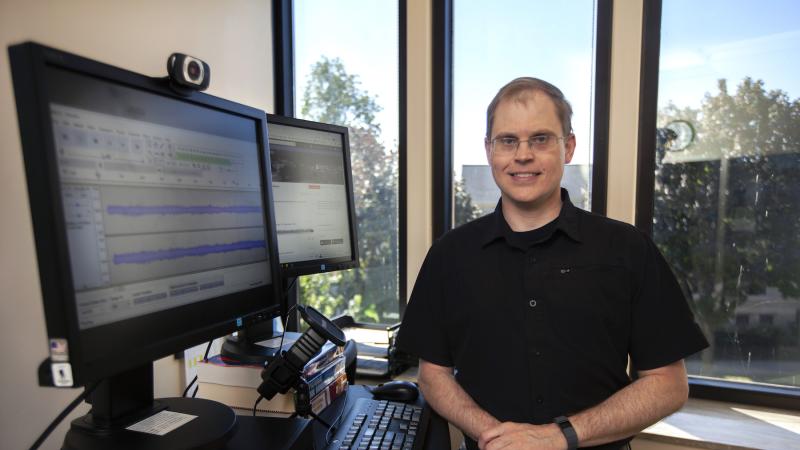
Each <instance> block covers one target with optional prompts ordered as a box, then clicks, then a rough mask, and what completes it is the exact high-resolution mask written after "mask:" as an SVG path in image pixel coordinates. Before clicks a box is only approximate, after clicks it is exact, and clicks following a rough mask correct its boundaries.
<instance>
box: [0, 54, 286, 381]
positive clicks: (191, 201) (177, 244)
mask: <svg viewBox="0 0 800 450" xmlns="http://www.w3.org/2000/svg"><path fill="white" fill-rule="evenodd" d="M12 56H13V53H12ZM14 59H15V60H12V63H13V64H15V70H16V71H17V73H15V84H16V87H17V89H16V94H17V104H18V110H19V113H20V127H21V131H22V138H23V151H24V153H25V163H26V170H27V173H28V184H29V191H30V200H31V213H32V216H33V222H34V232H35V238H36V245H37V252H38V254H39V266H40V277H41V282H42V292H43V301H44V303H45V314H46V316H47V317H46V320H47V324H48V334H49V337H50V346H51V359H56V360H61V361H66V362H67V363H68V364H70V367H71V370H72V372H73V376H74V380H73V381H74V382H75V384H82V383H85V382H86V381H89V380H95V379H99V378H102V377H105V376H109V375H112V374H114V373H118V372H120V371H124V370H126V369H127V368H129V367H134V366H136V365H140V364H142V363H146V362H148V361H152V360H153V359H156V358H159V357H162V356H166V355H168V354H171V353H175V352H179V351H181V350H183V349H185V348H187V347H189V346H192V345H197V344H199V343H202V342H204V341H206V340H209V339H211V338H214V337H218V336H221V335H224V334H226V333H229V332H231V331H234V330H236V329H238V328H240V327H242V326H243V325H246V321H247V318H248V317H250V316H252V315H254V314H259V317H260V320H263V318H264V315H265V314H268V315H278V314H279V313H280V307H279V306H280V304H279V298H280V296H279V295H277V291H276V289H277V288H276V283H275V282H274V281H275V279H276V278H277V277H278V275H277V265H276V264H274V262H275V261H276V259H277V258H276V256H277V254H276V252H277V250H276V248H275V247H276V246H275V238H274V237H273V236H274V230H273V226H274V225H273V219H272V214H271V208H270V206H269V205H270V200H271V199H270V190H269V186H270V184H269V173H268V172H267V173H264V169H263V167H264V166H265V164H268V163H267V162H266V161H267V160H266V159H265V156H264V155H265V153H266V150H267V148H268V144H267V142H266V122H265V119H266V116H265V114H264V113H263V112H261V111H258V110H255V109H252V108H249V107H245V106H243V105H239V104H236V103H233V102H228V101H225V100H222V99H218V98H215V97H211V96H207V95H204V94H197V93H196V94H193V95H192V96H191V98H184V97H181V96H179V95H177V94H175V93H173V92H172V91H171V90H170V89H169V88H168V87H167V85H166V83H165V82H163V81H159V80H154V79H151V78H147V77H144V76H140V75H137V74H133V73H131V72H127V71H124V70H121V69H117V68H113V67H110V66H106V65H103V64H99V63H96V62H94V61H90V60H86V59H83V58H79V57H77V56H74V55H69V54H65V53H63V52H56V51H53V50H51V49H45V48H41V47H38V46H33V47H29V48H28V49H27V53H19V52H18V53H17V55H16V56H15V58H14ZM23 59H27V61H26V62H25V63H22V61H23ZM31 69H32V70H33V71H34V72H35V76H33V77H30V79H33V80H37V82H36V83H33V84H31V83H27V82H23V81H21V80H20V77H21V76H24V74H23V73H22V72H24V71H26V70H31ZM22 103H26V104H25V105H23V104H22ZM62 344H63V345H62ZM54 348H55V349H56V351H57V352H58V353H60V354H54Z"/></svg>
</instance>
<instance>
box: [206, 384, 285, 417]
mask: <svg viewBox="0 0 800 450" xmlns="http://www.w3.org/2000/svg"><path fill="white" fill-rule="evenodd" d="M197 386H198V388H197V397H199V398H205V399H208V400H214V401H217V402H220V403H222V404H224V405H228V406H230V407H231V408H237V409H245V410H248V411H252V410H253V405H255V403H256V400H257V399H258V391H256V390H255V389H253V388H251V387H244V386H231V385H225V384H216V383H207V382H204V381H200V382H199V383H198V384H197ZM294 408H295V406H294V396H293V395H292V394H291V393H286V394H278V395H276V396H275V397H273V398H272V400H267V399H262V400H261V401H260V402H259V403H258V406H257V407H256V411H260V412H262V413H267V414H274V415H279V416H281V417H285V416H288V415H290V414H292V413H294Z"/></svg>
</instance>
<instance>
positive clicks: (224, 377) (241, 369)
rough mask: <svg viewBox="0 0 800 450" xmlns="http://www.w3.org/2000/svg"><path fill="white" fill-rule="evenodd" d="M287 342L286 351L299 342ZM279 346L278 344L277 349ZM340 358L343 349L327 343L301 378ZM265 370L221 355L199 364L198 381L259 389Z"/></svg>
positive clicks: (293, 338)
mask: <svg viewBox="0 0 800 450" xmlns="http://www.w3.org/2000/svg"><path fill="white" fill-rule="evenodd" d="M289 333H291V332H289ZM289 333H287V334H289ZM293 334H298V333H293ZM287 340H289V341H290V342H289V343H288V344H287V343H286V342H284V344H283V348H285V349H288V348H289V347H291V343H293V342H294V341H295V340H297V337H296V336H287ZM277 345H278V344H277V343H276V347H277ZM340 356H341V357H344V356H343V349H342V347H337V346H336V345H334V344H333V343H332V342H330V341H328V342H326V343H325V345H323V346H322V349H321V350H320V352H319V353H318V354H317V355H315V356H314V357H313V358H311V360H310V361H309V362H308V363H307V364H306V365H305V367H304V368H303V373H302V374H301V376H303V377H305V378H312V377H314V376H315V375H317V374H318V373H319V372H320V371H321V370H323V369H325V368H327V367H328V366H329V365H330V363H331V361H333V360H334V359H336V358H337V357H340ZM263 369H264V367H263V366H261V365H258V364H255V365H254V364H242V363H238V362H236V361H232V360H230V359H228V358H225V357H223V356H221V355H213V356H211V357H209V358H208V360H207V361H202V360H201V361H200V362H198V363H197V379H198V381H202V382H206V383H214V384H224V385H230V386H241V387H250V388H257V387H258V386H260V385H261V382H262V381H263V380H262V379H261V371H262V370H263Z"/></svg>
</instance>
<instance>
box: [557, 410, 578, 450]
mask: <svg viewBox="0 0 800 450" xmlns="http://www.w3.org/2000/svg"><path fill="white" fill-rule="evenodd" d="M553 423H555V424H556V425H558V426H559V428H561V432H562V433H564V437H565V438H567V450H576V449H577V448H578V433H576V432H575V428H572V424H571V423H570V422H569V419H567V418H566V417H565V416H558V417H556V418H555V419H553Z"/></svg>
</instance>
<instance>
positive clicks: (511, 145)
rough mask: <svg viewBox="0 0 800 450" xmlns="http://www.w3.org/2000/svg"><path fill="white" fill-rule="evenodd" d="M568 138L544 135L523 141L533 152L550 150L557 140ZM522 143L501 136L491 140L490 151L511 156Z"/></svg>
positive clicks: (512, 138) (516, 139) (509, 137)
mask: <svg viewBox="0 0 800 450" xmlns="http://www.w3.org/2000/svg"><path fill="white" fill-rule="evenodd" d="M568 137H569V136H556V135H554V134H549V133H544V134H537V135H535V136H531V137H529V138H528V139H525V141H527V142H528V148H530V149H531V150H534V151H544V150H551V149H552V148H553V147H555V145H556V143H557V142H558V141H559V140H564V139H566V138H568ZM521 142H523V141H521V140H519V139H518V138H515V137H513V136H503V137H498V138H494V139H492V151H493V152H495V153H497V154H500V155H512V154H514V153H516V152H517V149H519V144H520V143H521Z"/></svg>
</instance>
